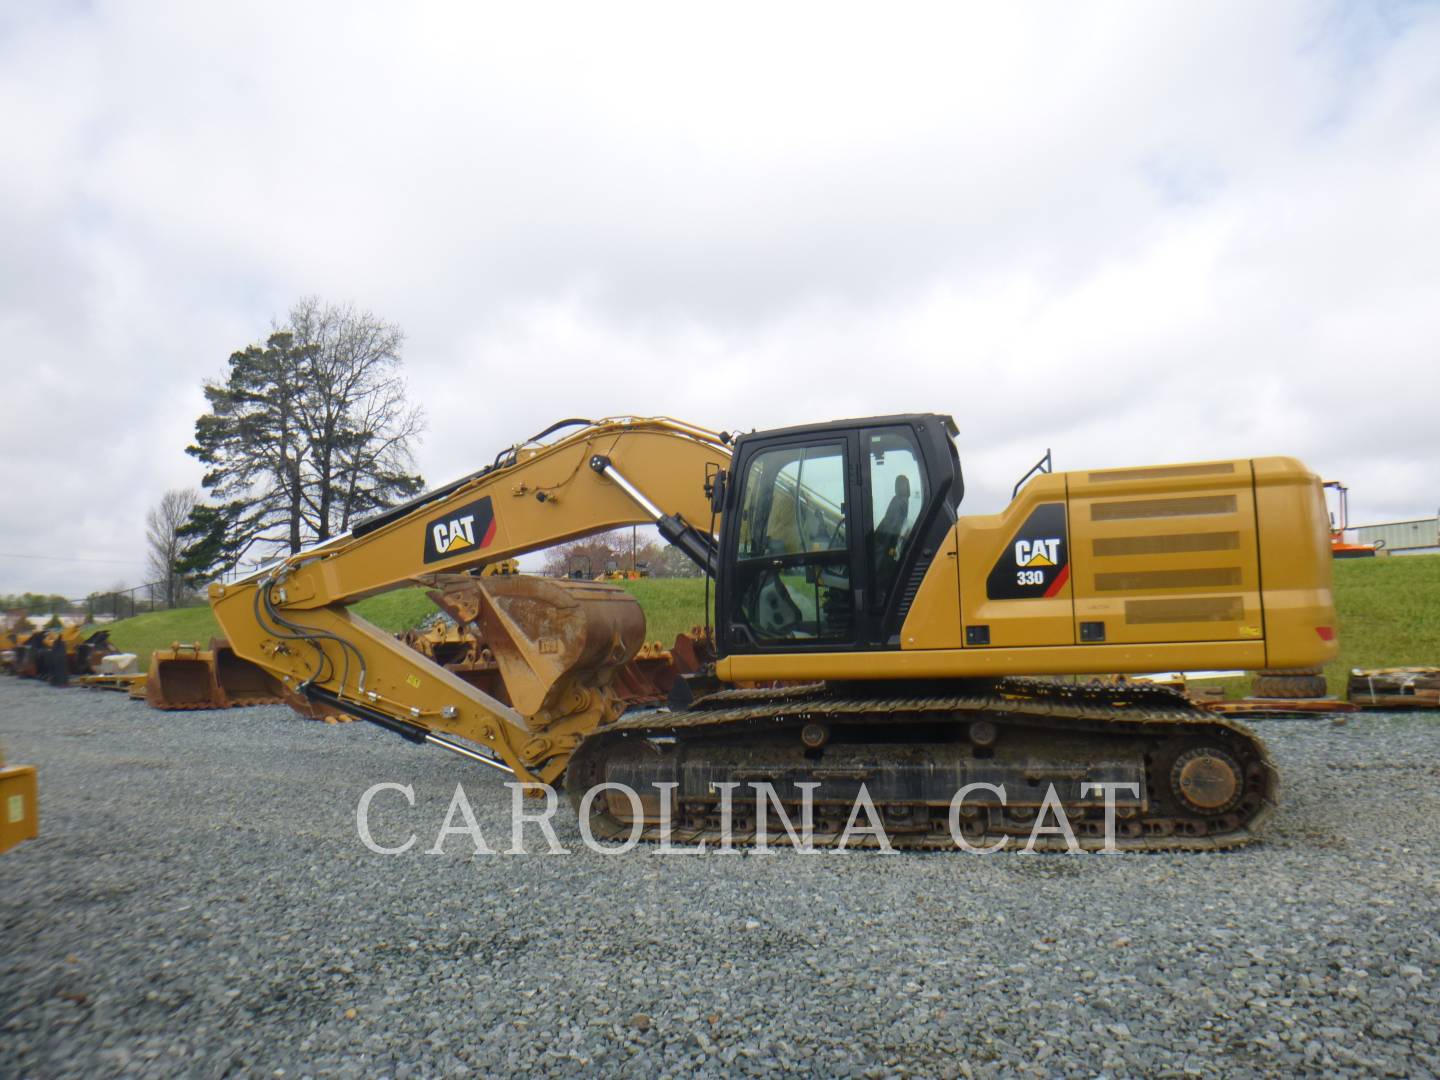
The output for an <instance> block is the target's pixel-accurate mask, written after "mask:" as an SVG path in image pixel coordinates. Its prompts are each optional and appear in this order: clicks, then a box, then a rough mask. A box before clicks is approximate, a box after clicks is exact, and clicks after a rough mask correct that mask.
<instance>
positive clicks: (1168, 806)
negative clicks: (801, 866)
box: [566, 679, 1278, 851]
mask: <svg viewBox="0 0 1440 1080" xmlns="http://www.w3.org/2000/svg"><path fill="white" fill-rule="evenodd" d="M892 689H893V688H892ZM926 689H927V690H928V691H933V692H932V693H926V694H924V695H910V696H904V697H897V696H893V695H886V693H885V690H886V687H885V686H884V685H883V684H878V685H875V684H872V685H868V686H865V687H857V686H855V685H853V684H851V685H846V684H829V685H827V684H812V685H807V686H792V687H785V688H779V689H765V690H726V691H720V692H718V693H714V694H710V695H708V696H706V697H703V698H699V699H697V700H696V701H695V702H694V703H693V704H692V705H691V706H690V707H689V708H687V709H685V710H684V711H678V712H672V711H666V710H650V711H645V712H640V713H631V714H627V715H626V716H624V717H622V718H621V719H620V720H619V721H618V722H617V723H615V724H612V725H610V726H609V727H607V728H605V729H603V730H602V731H600V732H597V733H596V734H594V735H592V736H591V737H589V738H588V739H586V740H585V742H584V743H583V744H582V745H581V747H580V748H579V750H578V751H577V752H576V754H575V756H574V758H573V759H572V760H571V762H570V766H569V769H568V770H567V774H566V789H567V792H568V793H569V795H570V798H571V801H572V803H573V804H574V805H575V807H576V811H577V813H579V812H581V810H582V808H583V809H584V810H585V811H586V812H587V815H586V816H587V817H588V825H589V828H590V830H591V832H592V834H593V835H594V836H596V837H597V838H602V839H614V840H620V841H625V840H627V839H629V838H630V837H632V836H635V837H637V838H638V839H640V840H645V841H659V840H662V839H664V838H665V836H664V834H666V833H667V832H668V839H669V841H670V842H671V843H672V844H674V845H695V844H697V843H700V842H704V843H706V844H707V845H708V846H715V845H721V846H724V845H725V844H726V843H727V841H728V844H733V845H734V846H747V845H753V844H755V843H756V842H757V834H759V833H760V832H761V831H762V825H763V826H764V828H763V831H764V833H765V834H766V839H767V840H768V843H769V844H773V845H777V846H779V845H785V844H789V843H791V842H792V838H791V836H790V834H789V833H787V831H786V829H785V828H784V824H783V822H782V821H781V820H780V816H779V812H778V808H777V807H776V805H775V802H778V803H779V804H780V807H783V809H784V811H785V813H786V815H787V816H788V817H789V819H790V820H791V822H792V823H793V824H794V826H795V827H796V828H797V829H798V828H799V827H800V823H801V821H802V818H803V803H802V800H803V799H804V793H805V791H806V788H807V787H808V789H809V794H810V799H809V801H810V804H811V807H812V815H813V818H812V820H813V835H812V840H811V842H812V844H813V846H815V847H817V848H826V847H836V846H841V842H842V837H844V834H845V832H846V827H847V824H849V823H850V821H851V820H852V817H856V818H857V824H856V826H855V831H854V832H852V835H851V836H849V837H846V838H845V843H844V845H843V846H846V847H849V848H865V847H872V848H873V847H877V846H879V845H880V840H879V838H878V837H877V836H875V835H873V834H865V833H864V832H863V831H861V830H863V829H864V827H865V826H866V825H867V824H869V823H870V819H869V816H868V814H866V813H860V814H858V816H857V815H856V807H857V800H859V799H860V798H861V790H862V787H863V789H864V793H865V795H867V796H868V797H869V799H870V800H871V802H872V804H873V806H874V809H875V813H876V815H877V817H878V820H879V822H880V824H881V825H882V826H883V829H884V832H885V836H886V838H887V839H888V842H889V844H890V845H891V846H893V847H895V848H918V849H945V848H948V849H954V848H956V847H958V846H961V839H963V842H964V844H965V845H968V846H971V847H976V848H979V847H989V846H992V845H997V844H1003V845H1005V846H1010V847H1023V846H1025V845H1027V844H1028V843H1030V842H1031V840H1032V833H1033V834H1035V835H1034V838H1033V847H1034V849H1035V850H1066V849H1067V848H1068V846H1069V845H1068V840H1067V838H1066V837H1065V836H1064V835H1063V833H1062V832H1061V831H1060V830H1059V826H1058V822H1057V820H1056V817H1055V814H1054V812H1053V811H1051V810H1047V809H1042V807H1043V805H1044V803H1045V800H1046V797H1047V795H1051V792H1052V788H1053V795H1051V798H1052V799H1054V798H1058V800H1059V804H1060V806H1061V807H1063V812H1064V814H1065V817H1066V820H1067V822H1068V824H1069V826H1070V829H1071V831H1072V832H1073V835H1074V837H1075V841H1076V843H1077V845H1078V846H1079V847H1080V848H1081V849H1084V850H1099V849H1103V848H1104V847H1105V846H1106V840H1107V826H1106V820H1107V809H1106V794H1105V789H1104V788H1098V789H1097V788H1095V787H1092V786H1090V785H1096V784H1104V785H1107V786H1108V787H1109V789H1110V790H1109V798H1110V800H1111V807H1112V809H1111V811H1110V813H1111V814H1112V815H1113V817H1112V818H1111V821H1112V823H1113V825H1112V831H1113V842H1114V846H1115V847H1116V848H1118V849H1119V850H1122V851H1124V850H1140V851H1144V850H1178V849H1200V850H1215V849H1219V848H1227V847H1235V846H1239V845H1242V844H1245V843H1248V842H1250V841H1252V840H1253V839H1255V837H1256V833H1257V831H1258V830H1259V828H1260V827H1261V825H1262V824H1263V822H1264V820H1265V819H1266V818H1267V817H1268V816H1269V814H1270V812H1271V811H1272V809H1273V807H1274V805H1275V799H1276V796H1277V792H1278V777H1277V775H1276V771H1275V769H1274V767H1273V765H1272V763H1271V761H1270V758H1269V755H1268V753H1267V752H1266V749H1265V746H1264V743H1263V742H1261V740H1260V739H1259V738H1258V737H1257V736H1256V735H1255V734H1254V733H1253V732H1251V731H1250V730H1249V729H1248V728H1246V727H1245V726H1244V725H1242V724H1240V723H1237V722H1235V721H1233V720H1229V719H1226V718H1223V717H1218V716H1214V715H1212V714H1208V713H1206V712H1203V711H1201V710H1199V709H1197V708H1195V707H1194V706H1193V705H1191V704H1190V703H1189V702H1188V701H1186V700H1185V698H1183V697H1182V696H1181V695H1179V694H1177V693H1175V692H1173V691H1171V690H1168V689H1165V688H1159V687H1144V686H1135V685H1130V686H1119V687H1117V686H1103V687H1102V686H1094V685H1071V684H1064V683H1055V682H1049V681H1045V680H1038V679H997V680H973V681H966V682H963V683H947V684H937V685H935V686H933V687H927V688H926ZM601 784H611V785H617V784H618V785H624V786H625V787H627V788H629V789H630V790H631V791H633V792H635V794H636V796H637V797H638V798H637V801H632V799H631V797H630V795H629V794H628V793H626V792H624V791H622V790H620V789H619V788H616V787H612V788H608V789H605V790H603V791H599V792H597V793H596V794H593V795H591V796H590V798H589V805H588V806H585V805H584V802H585V799H586V792H587V791H589V790H590V789H592V788H596V787H597V786H598V785H601ZM667 785H674V787H672V788H669V789H668V790H667V788H666V786H667ZM726 785H737V786H735V787H730V788H729V790H728V791H727V790H726V787H725V786H726ZM765 785H771V786H772V787H773V789H774V801H771V796H770V795H769V794H768V792H767V790H766V787H765ZM801 785H805V787H802V786H801ZM812 785H813V786H812ZM968 785H982V786H980V787H974V788H971V789H970V790H969V791H968V792H967V794H966V795H965V798H964V800H963V803H962V804H960V805H959V806H958V808H957V809H956V810H955V811H954V812H953V813H952V800H953V799H955V797H956V794H957V792H960V791H961V790H962V789H964V788H966V787H967V786H968ZM1124 785H1133V787H1128V788H1127V787H1126V786H1124ZM1002 789H1003V797H1002ZM1132 792H1134V794H1132ZM762 804H763V806H764V808H763V810H762V809H761V807H762ZM667 809H668V811H669V812H668V815H667V814H666V810H667ZM637 810H638V811H639V812H638V813H637ZM1037 817H1040V818H1043V819H1044V820H1042V821H1041V822H1040V823H1039V824H1040V826H1041V828H1040V829H1039V830H1037ZM762 819H763V820H762ZM1047 829H1048V830H1049V831H1047ZM956 833H958V834H959V836H960V838H961V839H957V836H956ZM727 834H728V835H727Z"/></svg>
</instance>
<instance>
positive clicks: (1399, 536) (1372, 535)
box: [1353, 517, 1440, 555]
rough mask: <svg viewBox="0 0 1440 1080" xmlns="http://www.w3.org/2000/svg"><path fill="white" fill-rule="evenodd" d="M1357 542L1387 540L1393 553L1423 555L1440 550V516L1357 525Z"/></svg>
mask: <svg viewBox="0 0 1440 1080" xmlns="http://www.w3.org/2000/svg"><path fill="white" fill-rule="evenodd" d="M1353 531H1354V533H1355V539H1356V542H1357V543H1361V544H1373V543H1375V542H1376V541H1377V540H1383V541H1384V542H1385V550H1386V551H1388V552H1389V553H1390V554H1391V555H1421V554H1426V553H1429V552H1440V517H1433V518H1421V519H1420V520H1418V521H1391V522H1388V523H1386V524H1383V525H1357V526H1356V527H1355V529H1354V530H1353Z"/></svg>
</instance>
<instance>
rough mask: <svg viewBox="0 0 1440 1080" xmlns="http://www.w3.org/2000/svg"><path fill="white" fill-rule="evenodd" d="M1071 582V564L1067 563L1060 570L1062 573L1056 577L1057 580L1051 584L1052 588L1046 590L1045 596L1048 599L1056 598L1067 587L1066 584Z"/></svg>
mask: <svg viewBox="0 0 1440 1080" xmlns="http://www.w3.org/2000/svg"><path fill="white" fill-rule="evenodd" d="M1069 580H1070V564H1069V563H1066V564H1065V565H1064V566H1062V567H1061V568H1060V573H1058V574H1056V575H1055V580H1054V581H1052V582H1051V583H1050V587H1049V588H1048V589H1046V590H1045V596H1046V597H1047V598H1048V597H1051V596H1054V595H1055V594H1056V593H1058V592H1059V591H1060V590H1061V589H1063V588H1064V587H1065V582H1067V581H1069Z"/></svg>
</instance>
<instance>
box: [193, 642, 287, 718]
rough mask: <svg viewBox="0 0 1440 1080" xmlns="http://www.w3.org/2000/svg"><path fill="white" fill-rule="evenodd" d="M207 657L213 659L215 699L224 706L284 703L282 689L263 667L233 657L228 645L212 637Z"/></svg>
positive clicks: (283, 689)
mask: <svg viewBox="0 0 1440 1080" xmlns="http://www.w3.org/2000/svg"><path fill="white" fill-rule="evenodd" d="M210 655H211V656H213V657H214V658H215V684H216V686H217V687H218V688H219V691H220V693H219V700H220V702H221V703H222V705H225V706H243V705H280V704H283V703H284V701H285V687H284V686H282V685H281V683H280V680H279V679H277V678H275V676H273V675H271V674H269V673H268V672H266V671H265V669H264V668H262V667H259V666H258V665H256V664H252V663H251V662H250V661H249V660H246V659H244V658H243V657H240V656H236V655H235V650H234V649H232V648H231V647H230V642H228V641H226V640H225V639H224V638H212V639H211V641H210Z"/></svg>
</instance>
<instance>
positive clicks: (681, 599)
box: [110, 555, 1440, 694]
mask: <svg viewBox="0 0 1440 1080" xmlns="http://www.w3.org/2000/svg"><path fill="white" fill-rule="evenodd" d="M621 584H622V585H623V587H624V588H625V589H627V590H628V591H629V592H630V593H632V594H633V595H634V597H635V599H636V600H638V601H639V602H640V606H641V607H642V608H644V610H645V620H646V627H647V628H646V637H647V638H649V639H650V640H652V641H663V642H665V643H666V644H669V643H670V642H672V641H674V640H675V635H676V634H677V633H680V632H682V631H686V630H689V629H690V628H691V627H692V626H695V625H696V624H698V623H702V622H704V621H705V617H704V590H705V583H704V581H703V580H700V579H695V578H648V579H643V580H640V581H627V582H622V583H621ZM1335 604H1336V608H1337V610H1338V612H1339V617H1340V627H1339V633H1340V657H1339V659H1337V660H1336V661H1335V662H1334V663H1332V664H1330V666H1329V667H1328V668H1326V672H1325V673H1326V675H1327V676H1328V677H1329V679H1330V690H1331V692H1332V693H1340V694H1343V693H1344V688H1345V680H1346V677H1347V676H1348V675H1349V672H1350V669H1351V668H1353V667H1399V666H1403V665H1409V664H1427V665H1437V666H1440V555H1415V556H1407V557H1403V558H1376V559H1342V560H1340V561H1339V562H1337V563H1336V564H1335ZM355 610H356V612H357V613H358V614H359V615H361V616H362V617H364V618H366V619H368V620H370V621H371V622H373V623H375V624H376V625H377V626H381V627H383V628H384V629H386V630H389V631H391V632H392V633H398V632H399V631H401V630H408V629H410V628H411V627H413V626H415V625H417V624H418V623H420V622H421V621H422V620H424V619H425V618H426V616H428V615H430V614H432V613H433V612H434V611H435V606H434V605H433V604H431V602H430V600H429V598H428V597H426V595H425V590H423V589H397V590H395V591H394V592H389V593H385V594H384V595H382V596H372V597H371V598H370V599H368V600H362V601H360V602H359V603H358V604H356V605H355ZM218 633H219V630H218V628H217V627H216V625H215V620H214V618H213V617H212V616H211V614H210V609H209V608H208V607H202V608H184V609H181V610H178V611H157V612H152V613H150V614H147V615H137V616H136V617H135V618H133V619H125V620H123V621H121V622H117V623H112V624H111V627H110V637H111V640H112V641H113V642H114V643H115V645H116V647H117V648H121V649H124V650H125V651H127V652H135V653H139V654H141V665H142V668H143V666H144V665H146V664H148V663H149V660H150V652H151V650H152V649H157V648H165V647H166V646H168V645H169V644H170V643H171V642H172V641H194V642H200V643H202V644H203V643H205V642H208V641H209V640H210V638H211V637H214V636H217V635H218ZM1230 682H1231V684H1232V685H1231V689H1232V690H1233V691H1234V692H1236V693H1242V692H1243V691H1244V689H1245V687H1246V685H1247V683H1246V681H1244V680H1231V681H1230Z"/></svg>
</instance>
